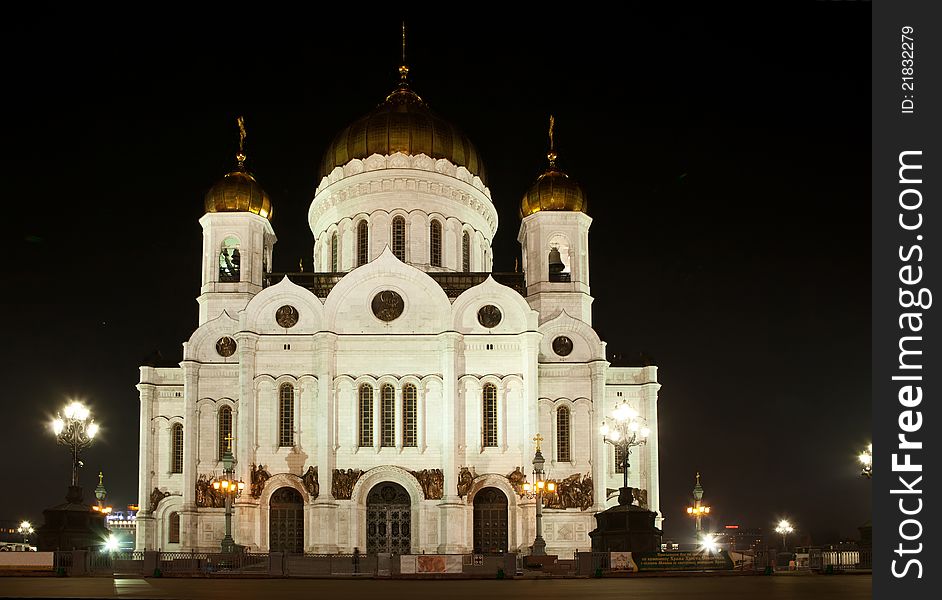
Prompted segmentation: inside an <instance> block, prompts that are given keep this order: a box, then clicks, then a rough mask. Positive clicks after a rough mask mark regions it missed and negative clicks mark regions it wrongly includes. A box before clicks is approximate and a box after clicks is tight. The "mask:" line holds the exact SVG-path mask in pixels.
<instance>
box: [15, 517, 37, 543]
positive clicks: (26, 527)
mask: <svg viewBox="0 0 942 600" xmlns="http://www.w3.org/2000/svg"><path fill="white" fill-rule="evenodd" d="M16 531H17V532H18V533H19V534H20V535H22V536H23V543H24V544H26V545H27V546H29V536H31V535H33V532H34V531H36V530H35V529H33V524H32V523H30V522H29V521H23V522H22V523H20V526H19V528H18V529H17V530H16Z"/></svg>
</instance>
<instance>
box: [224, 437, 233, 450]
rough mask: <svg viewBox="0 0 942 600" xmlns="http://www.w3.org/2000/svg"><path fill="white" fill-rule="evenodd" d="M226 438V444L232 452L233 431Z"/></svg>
mask: <svg viewBox="0 0 942 600" xmlns="http://www.w3.org/2000/svg"><path fill="white" fill-rule="evenodd" d="M225 440H226V446H227V448H226V449H227V450H229V452H232V440H233V438H232V433H229V435H227V436H226V437H225Z"/></svg>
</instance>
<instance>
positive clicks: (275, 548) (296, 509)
mask: <svg viewBox="0 0 942 600" xmlns="http://www.w3.org/2000/svg"><path fill="white" fill-rule="evenodd" d="M268 507H269V510H268V551H269V552H284V553H286V554H300V553H302V552H304V499H303V498H301V494H300V493H298V490H296V489H294V488H290V487H283V488H278V489H277V490H275V493H274V494H272V495H271V500H269V502H268Z"/></svg>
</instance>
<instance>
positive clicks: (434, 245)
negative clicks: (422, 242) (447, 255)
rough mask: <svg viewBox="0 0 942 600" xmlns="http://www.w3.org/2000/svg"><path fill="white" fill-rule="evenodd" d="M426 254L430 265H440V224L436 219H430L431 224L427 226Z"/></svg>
mask: <svg viewBox="0 0 942 600" xmlns="http://www.w3.org/2000/svg"><path fill="white" fill-rule="evenodd" d="M428 256H429V259H428V260H429V264H430V265H432V266H433V267H440V266H442V224H441V221H438V220H437V219H432V224H431V225H430V226H429V232H428Z"/></svg>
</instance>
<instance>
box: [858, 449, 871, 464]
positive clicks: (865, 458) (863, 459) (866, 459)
mask: <svg viewBox="0 0 942 600" xmlns="http://www.w3.org/2000/svg"><path fill="white" fill-rule="evenodd" d="M857 458H858V459H860V464H862V465H865V466H867V465H869V464H870V462H871V461H872V460H873V457H872V456H871V455H870V453H869V452H861V453H860V456H858V457H857Z"/></svg>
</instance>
